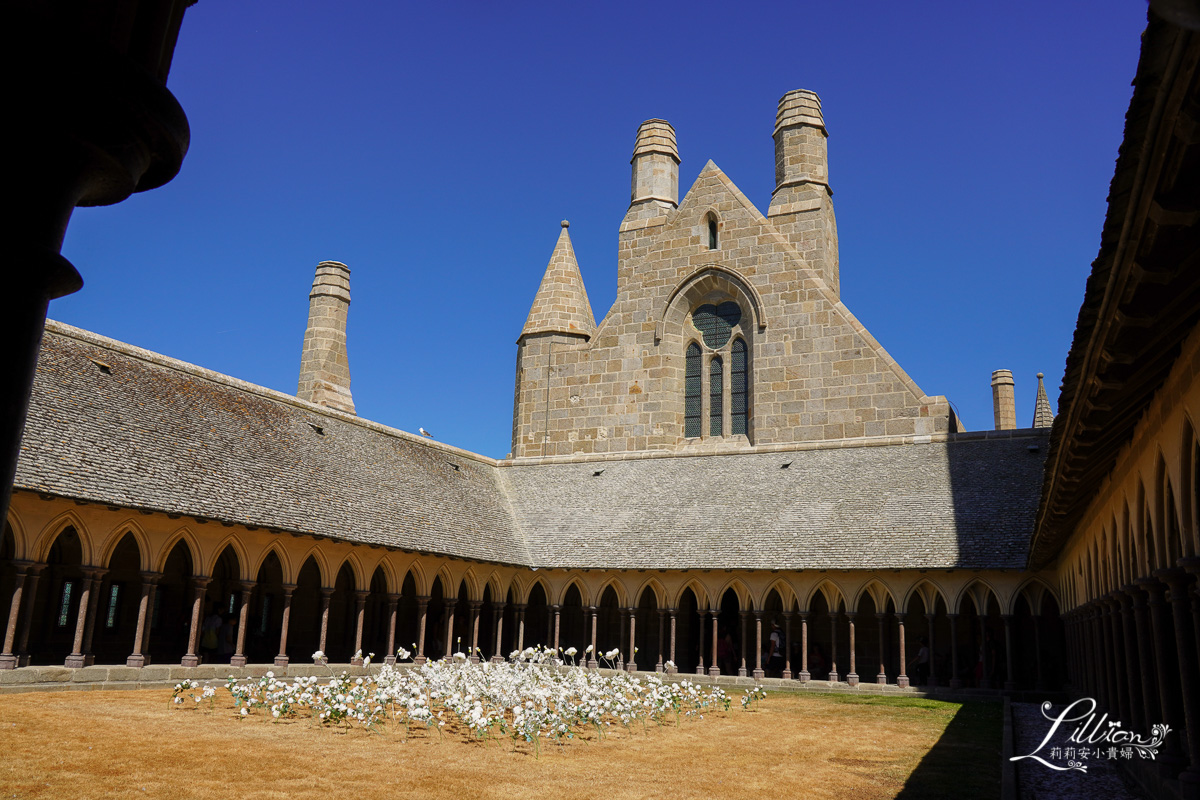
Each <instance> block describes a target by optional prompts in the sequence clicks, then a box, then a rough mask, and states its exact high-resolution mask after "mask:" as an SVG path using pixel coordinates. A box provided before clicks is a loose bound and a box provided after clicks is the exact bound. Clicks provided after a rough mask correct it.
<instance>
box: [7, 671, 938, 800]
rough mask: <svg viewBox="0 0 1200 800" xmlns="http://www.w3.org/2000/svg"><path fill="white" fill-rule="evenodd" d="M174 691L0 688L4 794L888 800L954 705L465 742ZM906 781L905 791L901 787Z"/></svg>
mask: <svg viewBox="0 0 1200 800" xmlns="http://www.w3.org/2000/svg"><path fill="white" fill-rule="evenodd" d="M170 696H171V692H170V690H169V689H165V690H161V689H160V690H143V691H137V692H132V691H126V692H115V691H114V692H56V693H30V694H14V695H0V797H9V796H13V797H21V798H49V797H71V798H102V797H122V798H127V797H154V798H171V799H172V800H183V799H184V798H230V797H239V798H299V797H323V798H329V797H334V796H337V797H353V796H355V795H363V796H371V797H385V796H386V797H411V796H421V797H460V798H461V797H464V796H470V797H484V798H488V797H518V796H522V795H525V794H527V793H535V794H537V795H539V796H546V797H550V796H559V795H561V796H573V797H587V798H592V797H601V796H605V795H607V796H612V797H619V798H622V800H624V799H625V798H635V797H647V798H649V797H679V798H682V797H718V798H736V797H763V798H770V799H771V800H782V799H783V798H798V797H804V798H886V797H894V796H896V795H897V794H898V793H899V792H900V790H901V789H902V788H903V786H904V783H905V781H906V780H907V779H908V777H909V775H910V774H911V773H912V772H913V770H914V769H915V768H916V767H917V764H918V762H919V761H920V760H921V758H922V757H923V756H924V755H925V754H926V752H927V751H928V750H929V749H930V748H931V747H932V746H933V745H934V744H935V742H937V741H938V738H939V737H940V736H941V734H942V732H943V730H944V729H945V728H946V725H947V724H948V723H949V722H950V720H951V719H952V718H953V717H954V713H955V710H956V708H957V707H956V706H953V705H949V704H932V703H927V704H924V707H921V706H915V707H914V706H911V705H910V706H905V707H897V706H894V705H874V704H872V705H867V704H858V703H846V702H838V701H836V700H835V699H834V698H828V697H821V696H797V695H789V694H772V695H770V696H769V697H768V698H767V699H766V700H765V701H762V702H761V703H759V704H758V705H757V707H756V710H755V711H753V712H750V713H746V712H743V711H741V710H740V709H739V708H738V707H737V704H736V702H735V704H734V708H733V710H731V711H730V712H728V713H717V714H707V715H705V718H704V719H703V720H685V721H684V722H683V723H682V725H681V726H679V727H674V726H664V727H657V726H654V725H651V726H650V727H649V728H647V730H646V731H644V732H643V731H641V730H640V729H639V730H638V731H636V732H632V733H627V732H614V733H613V734H612V735H610V736H607V737H606V738H605V739H604V741H603V742H596V741H595V740H594V739H593V740H585V741H574V742H571V743H569V744H567V745H566V746H563V747H556V746H553V745H547V746H545V747H543V749H542V753H541V756H540V758H536V759H535V758H534V757H533V754H532V751H531V750H529V747H528V745H523V746H522V747H520V748H517V749H516V750H515V751H514V749H513V747H512V745H511V743H510V742H508V741H507V740H506V741H501V742H495V741H493V742H491V743H480V742H469V741H464V740H462V739H454V738H452V737H450V736H447V737H446V738H445V740H444V741H439V737H438V735H437V734H436V733H432V732H430V733H426V732H424V731H422V732H420V733H415V734H414V736H413V737H412V738H411V739H410V740H409V741H407V742H404V741H402V740H401V739H402V737H401V736H399V735H396V734H391V733H386V734H370V733H366V732H364V731H361V730H353V731H350V732H343V731H338V730H333V729H329V728H321V727H317V726H315V725H314V724H313V723H312V722H310V721H308V720H304V721H293V722H284V723H273V722H271V721H269V718H265V717H263V716H261V715H260V716H257V717H251V718H248V719H244V720H243V719H239V718H238V717H237V716H236V715H235V714H234V711H233V706H232V703H231V702H228V697H229V695H228V693H227V692H225V691H224V690H220V691H219V693H218V699H219V700H222V701H223V702H218V704H217V708H216V710H214V711H212V712H205V711H202V710H196V709H190V710H181V709H178V708H175V707H171V706H170V704H169V699H170ZM910 790H911V787H910Z"/></svg>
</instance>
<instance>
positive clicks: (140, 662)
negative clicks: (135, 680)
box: [125, 653, 146, 669]
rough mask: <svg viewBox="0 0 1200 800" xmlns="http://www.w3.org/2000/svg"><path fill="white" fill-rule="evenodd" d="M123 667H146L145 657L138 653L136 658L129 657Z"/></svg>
mask: <svg viewBox="0 0 1200 800" xmlns="http://www.w3.org/2000/svg"><path fill="white" fill-rule="evenodd" d="M125 666H127V667H133V668H134V669H141V668H142V667H144V666H146V657H145V656H144V655H142V654H141V653H138V654H137V655H136V656H130V657H129V658H127V659H125Z"/></svg>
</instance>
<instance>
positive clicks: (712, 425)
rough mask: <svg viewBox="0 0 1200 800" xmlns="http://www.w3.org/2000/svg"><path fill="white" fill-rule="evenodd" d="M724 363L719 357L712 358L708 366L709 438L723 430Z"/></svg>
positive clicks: (720, 433) (718, 434)
mask: <svg viewBox="0 0 1200 800" xmlns="http://www.w3.org/2000/svg"><path fill="white" fill-rule="evenodd" d="M724 368H725V365H724V362H723V361H721V357H720V356H717V357H716V358H714V359H713V360H712V361H711V362H710V363H709V366H708V387H709V389H708V391H709V397H708V408H709V415H708V416H709V423H708V433H709V435H710V436H721V435H722V431H723V429H724V425H723V424H722V421H723V417H724V411H725V405H724V403H723V402H722V400H723V399H724V391H725V390H724V386H723V384H724V382H725V381H724Z"/></svg>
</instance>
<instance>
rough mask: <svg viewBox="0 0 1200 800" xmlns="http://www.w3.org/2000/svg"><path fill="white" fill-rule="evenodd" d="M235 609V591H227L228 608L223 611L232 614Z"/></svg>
mask: <svg viewBox="0 0 1200 800" xmlns="http://www.w3.org/2000/svg"><path fill="white" fill-rule="evenodd" d="M235 611H237V593H236V592H230V593H229V609H228V610H227V611H226V612H225V613H226V614H232V613H233V612H235Z"/></svg>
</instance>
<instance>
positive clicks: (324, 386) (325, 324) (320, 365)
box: [296, 261, 354, 414]
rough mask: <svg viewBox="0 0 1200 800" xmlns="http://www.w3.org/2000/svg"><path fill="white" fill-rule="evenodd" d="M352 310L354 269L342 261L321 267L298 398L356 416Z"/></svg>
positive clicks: (310, 299) (310, 298) (314, 290)
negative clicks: (349, 342)
mask: <svg viewBox="0 0 1200 800" xmlns="http://www.w3.org/2000/svg"><path fill="white" fill-rule="evenodd" d="M349 311H350V268H349V267H347V266H346V265H345V264H342V263H340V262H338V261H322V262H321V263H320V264H317V275H316V277H315V278H313V285H312V291H311V292H309V294H308V329H307V330H306V331H304V351H303V353H302V354H301V356H300V386H299V388H298V389H297V390H296V396H297V397H299V398H300V399H301V400H308V401H310V402H313V403H316V404H317V405H322V406H328V407H329V408H335V409H337V410H338V411H345V412H346V413H347V414H353V413H354V400H353V398H352V397H351V396H350V360H349V358H348V356H347V355H346V317H347V315H348V313H349Z"/></svg>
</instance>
